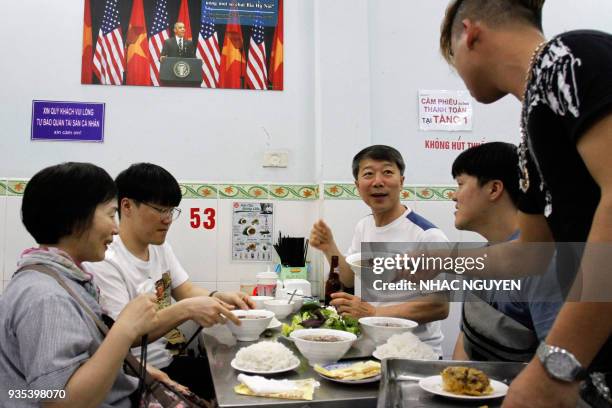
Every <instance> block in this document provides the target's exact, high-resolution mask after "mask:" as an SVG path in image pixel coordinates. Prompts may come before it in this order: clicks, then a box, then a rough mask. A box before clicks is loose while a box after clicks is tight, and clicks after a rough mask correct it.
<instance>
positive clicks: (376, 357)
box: [372, 350, 382, 361]
mask: <svg viewBox="0 0 612 408" xmlns="http://www.w3.org/2000/svg"><path fill="white" fill-rule="evenodd" d="M372 357H374V358H375V359H377V360H380V361H382V357H380V354H378V353H377V352H376V350H374V352H373V353H372Z"/></svg>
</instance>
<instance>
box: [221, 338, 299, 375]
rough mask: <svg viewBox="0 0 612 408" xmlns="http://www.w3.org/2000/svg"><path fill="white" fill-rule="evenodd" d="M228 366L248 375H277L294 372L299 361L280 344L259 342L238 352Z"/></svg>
mask: <svg viewBox="0 0 612 408" xmlns="http://www.w3.org/2000/svg"><path fill="white" fill-rule="evenodd" d="M230 365H231V366H232V367H233V368H234V369H236V370H238V371H242V372H244V373H249V374H278V373H284V372H286V371H291V370H295V369H296V368H298V367H299V366H300V360H299V359H298V358H297V357H296V356H295V355H294V354H293V353H292V352H291V350H289V349H288V348H287V347H286V346H284V345H283V344H281V343H278V342H276V341H261V342H259V343H255V344H252V345H250V346H248V347H243V348H241V349H240V350H238V352H237V353H236V357H235V358H234V359H233V360H232V361H231V363H230Z"/></svg>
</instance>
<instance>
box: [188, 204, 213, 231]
mask: <svg viewBox="0 0 612 408" xmlns="http://www.w3.org/2000/svg"><path fill="white" fill-rule="evenodd" d="M189 214H190V219H191V222H190V225H191V228H193V229H197V228H204V229H207V230H211V229H214V228H215V225H216V224H217V221H216V219H215V216H216V215H217V211H215V209H214V208H204V209H203V210H200V209H199V208H191V209H190V210H189Z"/></svg>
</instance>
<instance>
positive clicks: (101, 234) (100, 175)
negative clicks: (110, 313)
mask: <svg viewBox="0 0 612 408" xmlns="http://www.w3.org/2000/svg"><path fill="white" fill-rule="evenodd" d="M116 194H117V190H116V187H115V183H114V182H113V179H112V178H111V177H110V176H109V175H108V174H107V173H106V172H105V171H104V170H103V169H101V168H99V167H97V166H94V165H92V164H86V163H64V164H60V165H56V166H52V167H48V168H46V169H44V170H42V171H40V172H38V173H37V174H36V175H35V176H34V177H33V178H32V179H31V180H30V181H29V183H28V184H27V187H26V189H25V192H24V195H23V202H22V207H21V214H22V220H23V224H24V225H25V227H26V229H27V230H28V232H29V233H30V234H31V235H32V237H33V238H34V239H35V240H36V242H37V243H38V247H36V248H31V249H27V250H25V251H24V252H23V254H22V255H21V258H20V260H19V262H18V270H17V272H16V273H15V274H14V275H13V277H12V279H11V281H10V283H9V285H8V287H7V288H6V290H5V291H4V294H3V295H2V297H0V326H1V327H2V330H0V399H1V400H2V406H4V407H17V406H19V407H24V406H25V407H28V406H31V407H38V406H40V405H41V403H42V402H43V401H45V402H47V403H49V404H50V405H52V406H54V407H55V406H58V407H60V406H61V407H64V406H66V407H129V406H130V405H131V404H130V395H131V394H133V393H134V391H135V390H136V388H137V379H136V378H135V377H130V376H128V375H126V373H124V372H123V370H122V364H123V360H124V358H125V356H126V355H127V353H128V352H129V349H130V346H131V345H132V344H133V343H137V342H138V341H139V339H140V337H141V336H142V335H143V334H145V333H148V332H149V331H151V329H152V328H153V327H154V326H155V325H156V324H157V322H158V318H157V312H156V307H155V306H156V305H155V302H154V296H152V295H149V294H145V295H141V296H138V297H135V298H134V300H132V301H131V302H129V303H127V304H126V307H125V308H124V310H123V312H122V313H121V314H120V315H118V316H117V321H116V323H115V324H114V325H113V327H112V328H111V330H110V331H109V333H108V335H107V336H106V338H104V337H103V335H102V334H101V333H100V331H99V330H98V328H97V327H96V324H95V323H94V321H93V319H91V318H90V317H89V316H88V315H87V314H86V312H85V311H84V310H83V309H82V308H81V307H80V306H79V304H78V303H77V302H76V301H75V300H74V299H73V298H72V297H71V295H70V294H69V293H68V292H67V291H66V290H65V289H64V288H63V287H62V286H60V284H59V283H58V281H56V280H55V279H54V278H53V277H52V276H49V275H46V274H44V273H41V272H40V271H38V270H36V268H39V267H40V266H41V265H42V266H43V267H44V268H49V269H51V270H52V271H54V272H55V274H57V276H58V277H59V279H61V280H62V281H63V282H65V283H66V284H67V285H68V287H70V288H71V289H72V290H73V291H74V292H75V293H76V294H77V295H78V296H79V297H80V298H81V299H82V300H83V301H84V302H85V304H86V305H87V306H89V308H90V309H91V310H92V311H93V312H94V313H95V314H96V315H98V317H101V315H102V310H101V307H100V305H99V303H98V300H99V291H98V288H97V287H96V285H95V283H94V282H93V281H92V275H91V274H89V273H87V272H85V271H84V270H83V268H82V263H83V262H86V261H88V262H96V261H100V260H102V259H104V253H105V251H106V248H107V246H108V245H109V244H110V243H111V242H112V239H113V236H114V235H116V234H117V232H118V229H117V224H116V223H115V214H116V212H117V200H116ZM51 403H53V404H51Z"/></svg>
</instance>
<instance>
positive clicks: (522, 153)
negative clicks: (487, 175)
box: [518, 41, 552, 217]
mask: <svg viewBox="0 0 612 408" xmlns="http://www.w3.org/2000/svg"><path fill="white" fill-rule="evenodd" d="M546 44H547V41H542V42H541V43H540V44H538V46H537V47H536V48H535V50H533V54H531V59H530V60H529V69H527V74H526V75H525V93H524V94H523V106H522V110H521V123H520V129H521V143H520V145H519V148H518V155H519V172H520V181H519V188H520V189H521V191H522V192H523V193H526V192H527V191H528V190H529V169H528V167H527V154H528V153H529V147H528V134H527V121H528V116H529V98H528V96H529V83H530V82H531V80H532V79H533V75H534V73H533V71H534V69H535V64H536V61H537V60H538V57H539V56H540V53H541V52H542V50H543V49H544V47H545V45H546ZM536 165H537V164H536ZM540 174H541V172H540ZM540 179H541V184H540V190H542V191H544V190H545V189H546V186H545V183H544V179H543V177H540ZM551 212H552V198H551V196H550V192H549V191H548V189H546V207H545V208H544V215H545V216H546V217H548V216H549V215H550V213H551Z"/></svg>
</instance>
